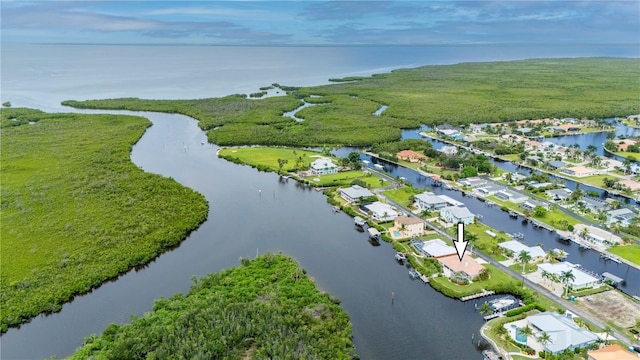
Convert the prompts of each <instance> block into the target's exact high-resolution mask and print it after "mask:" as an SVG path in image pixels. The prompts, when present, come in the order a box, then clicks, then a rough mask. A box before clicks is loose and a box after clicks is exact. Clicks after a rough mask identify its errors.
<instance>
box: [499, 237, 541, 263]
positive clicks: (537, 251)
mask: <svg viewBox="0 0 640 360" xmlns="http://www.w3.org/2000/svg"><path fill="white" fill-rule="evenodd" d="M498 246H499V247H500V248H502V249H504V250H505V251H506V252H507V253H508V254H510V256H511V257H513V258H514V260H516V261H517V259H518V255H519V254H520V253H521V252H522V251H526V252H527V253H529V256H531V260H534V261H536V260H540V259H544V257H545V256H546V255H547V254H546V253H545V252H544V250H543V249H542V248H541V247H540V246H527V245H525V244H523V243H521V242H519V241H516V240H512V241H505V242H502V243H499V244H498Z"/></svg>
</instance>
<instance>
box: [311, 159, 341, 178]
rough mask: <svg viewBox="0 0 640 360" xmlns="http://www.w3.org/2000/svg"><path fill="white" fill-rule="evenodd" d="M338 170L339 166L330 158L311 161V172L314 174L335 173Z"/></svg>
mask: <svg viewBox="0 0 640 360" xmlns="http://www.w3.org/2000/svg"><path fill="white" fill-rule="evenodd" d="M336 171H338V166H337V165H335V164H334V163H332V162H331V159H329V158H319V159H317V160H314V161H313V162H312V163H311V172H313V173H314V174H318V175H324V174H334V173H336Z"/></svg>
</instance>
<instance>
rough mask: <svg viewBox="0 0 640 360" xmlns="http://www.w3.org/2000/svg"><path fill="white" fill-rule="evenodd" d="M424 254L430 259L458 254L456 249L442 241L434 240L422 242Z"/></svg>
mask: <svg viewBox="0 0 640 360" xmlns="http://www.w3.org/2000/svg"><path fill="white" fill-rule="evenodd" d="M422 252H423V253H424V254H425V255H427V256H429V257H434V258H438V257H442V256H448V255H453V254H457V252H456V248H454V247H453V246H450V245H447V244H446V243H445V242H444V241H442V240H440V239H433V240H429V241H424V242H422Z"/></svg>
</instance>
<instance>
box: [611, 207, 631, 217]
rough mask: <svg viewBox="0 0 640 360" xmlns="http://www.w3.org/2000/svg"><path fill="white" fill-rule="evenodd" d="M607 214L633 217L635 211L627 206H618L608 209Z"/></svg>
mask: <svg viewBox="0 0 640 360" xmlns="http://www.w3.org/2000/svg"><path fill="white" fill-rule="evenodd" d="M609 215H610V216H618V217H623V218H631V217H634V216H635V215H636V213H634V212H633V211H631V209H629V208H620V209H616V210H611V211H609Z"/></svg>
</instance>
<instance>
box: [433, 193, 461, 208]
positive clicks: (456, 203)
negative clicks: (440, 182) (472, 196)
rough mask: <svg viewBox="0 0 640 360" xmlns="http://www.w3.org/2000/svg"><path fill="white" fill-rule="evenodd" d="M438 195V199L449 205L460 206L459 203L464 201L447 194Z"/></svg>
mask: <svg viewBox="0 0 640 360" xmlns="http://www.w3.org/2000/svg"><path fill="white" fill-rule="evenodd" d="M438 196H439V197H440V199H442V200H444V201H445V202H446V203H447V204H449V205H451V206H460V205H464V203H462V202H460V201H458V200H456V199H454V198H451V197H449V196H447V195H438Z"/></svg>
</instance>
